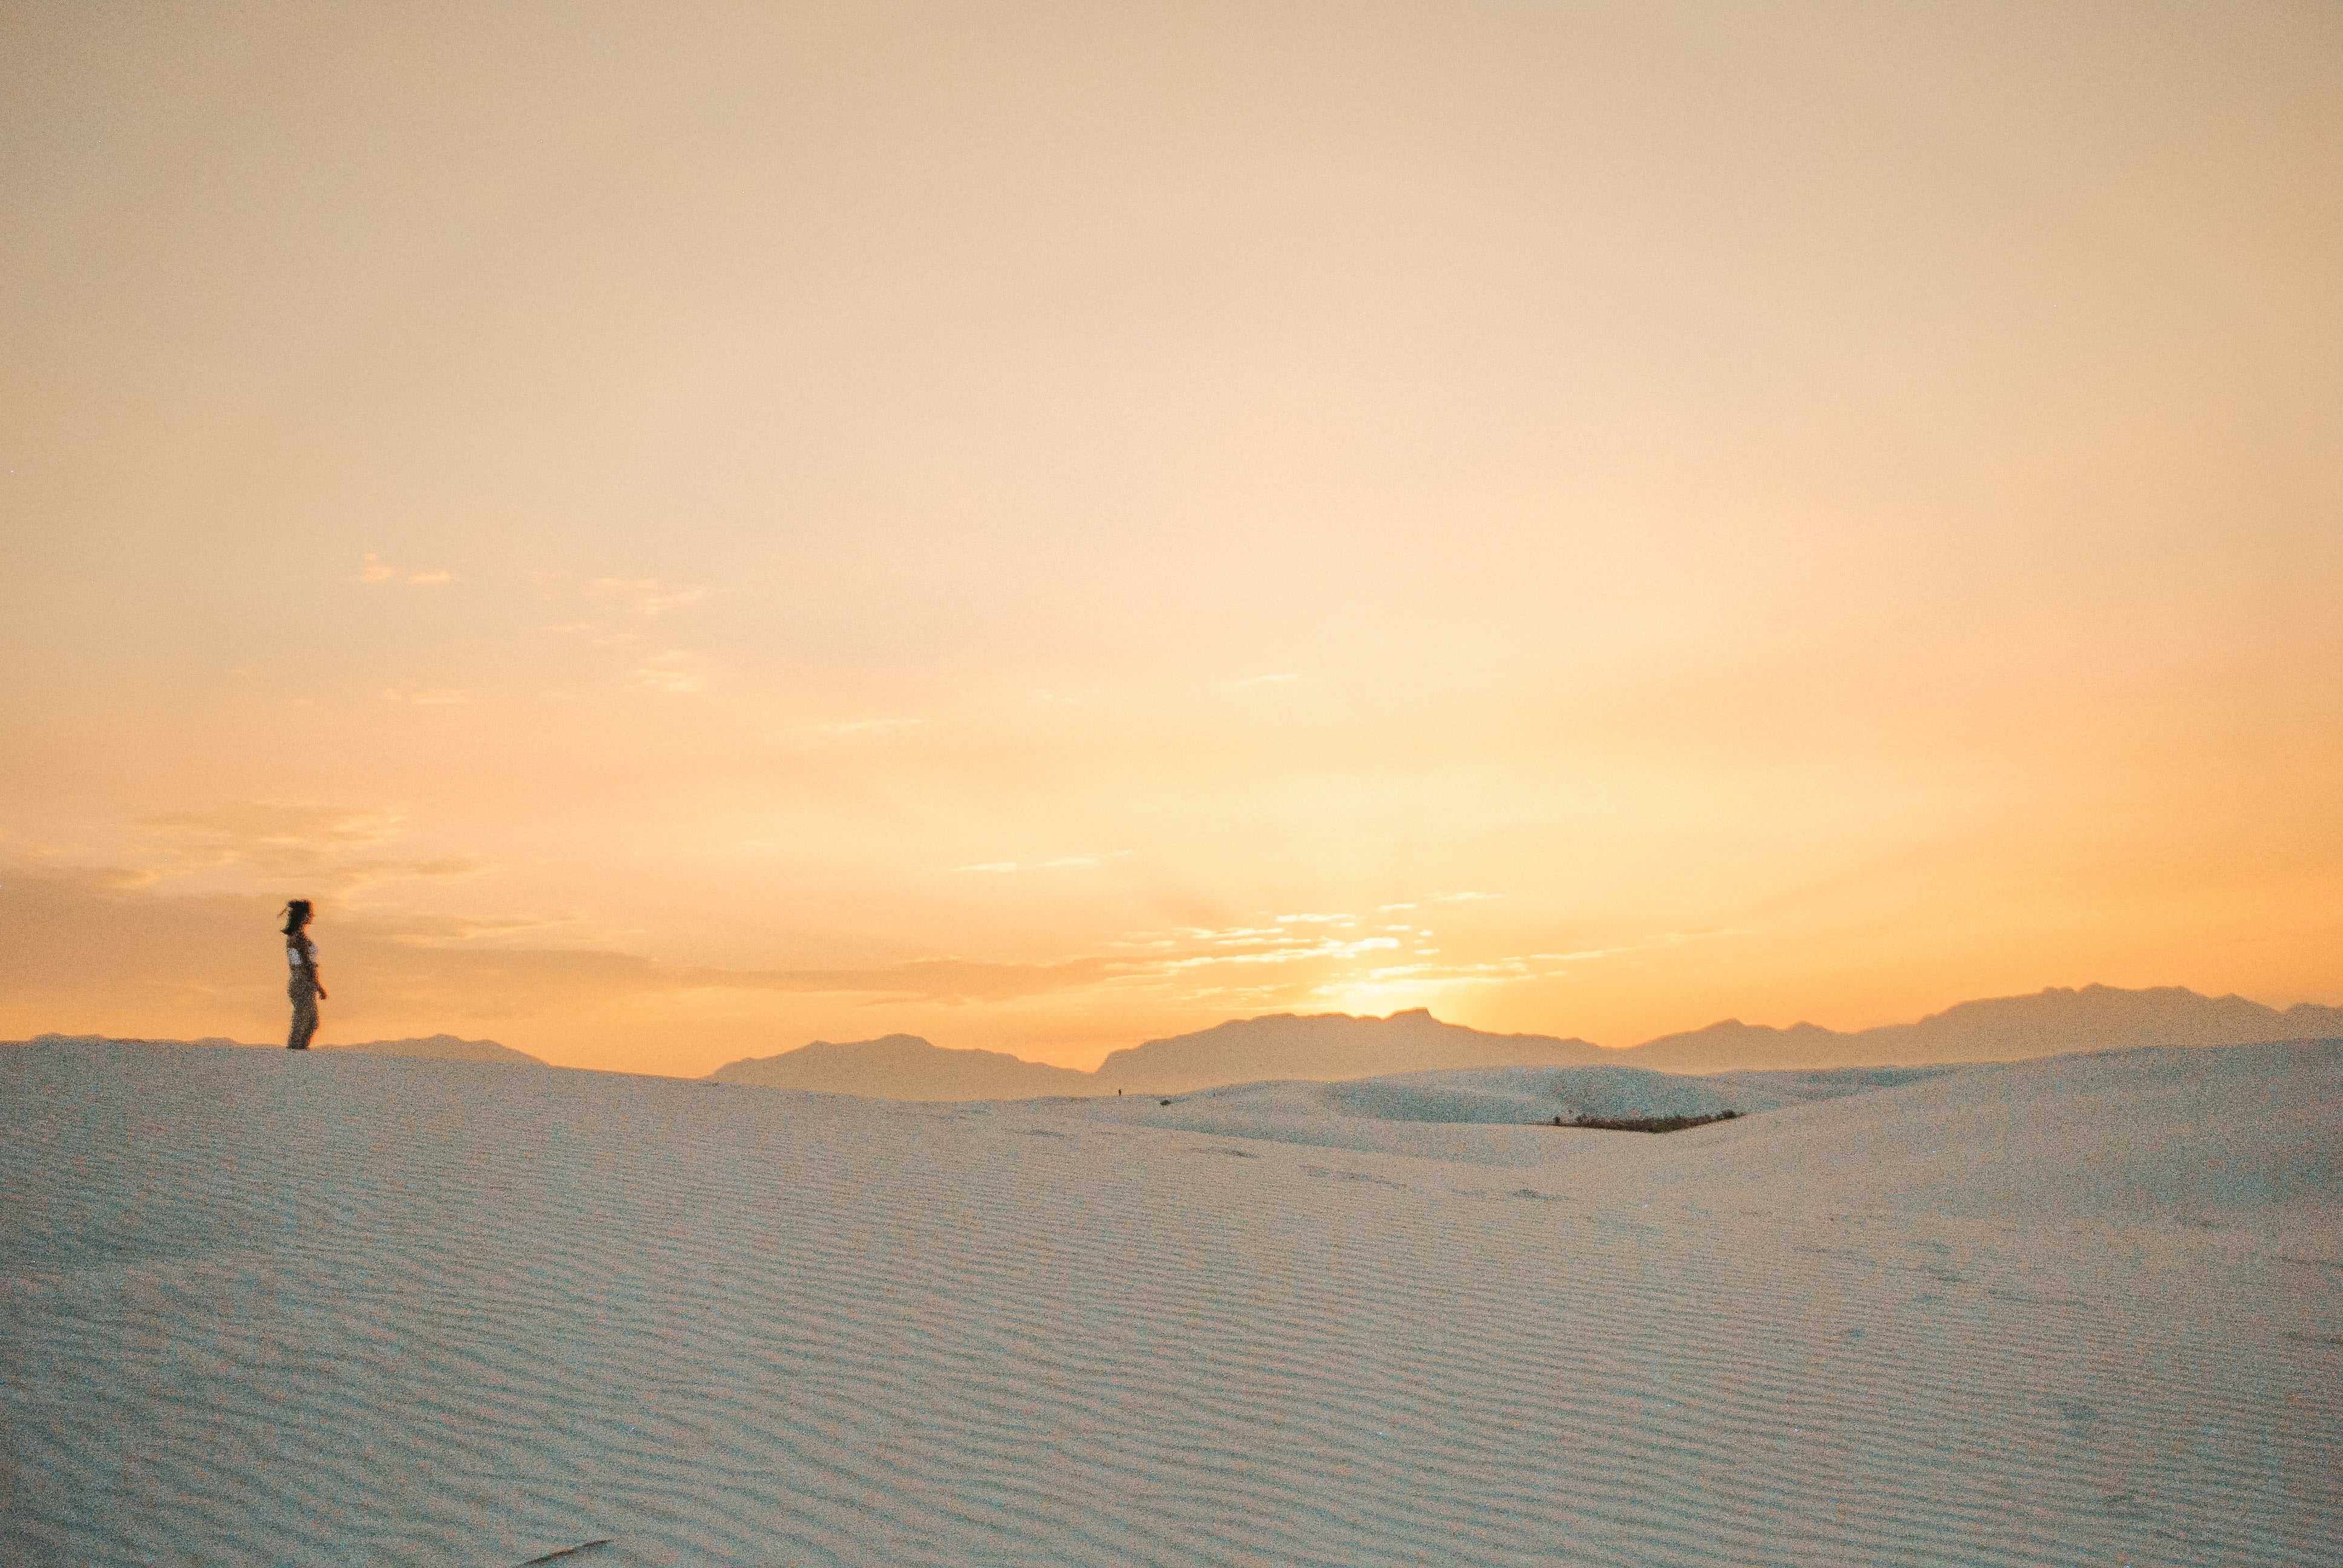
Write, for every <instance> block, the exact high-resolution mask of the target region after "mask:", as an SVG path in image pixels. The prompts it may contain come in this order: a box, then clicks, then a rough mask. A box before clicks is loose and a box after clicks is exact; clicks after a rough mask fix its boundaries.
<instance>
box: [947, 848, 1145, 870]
mask: <svg viewBox="0 0 2343 1568" xmlns="http://www.w3.org/2000/svg"><path fill="white" fill-rule="evenodd" d="M1130 853H1131V851H1130V850H1129V849H1109V850H1107V851H1105V852H1104V853H1102V854H1096V855H1065V856H1061V857H1060V858H1059V859H1054V860H1031V861H1026V860H986V861H983V862H981V863H980V864H977V865H973V866H958V867H955V868H953V869H955V870H961V871H1087V870H1091V869H1094V868H1096V867H1099V866H1103V865H1105V864H1106V863H1107V862H1108V861H1109V860H1120V859H1122V858H1123V857H1124V856H1125V855H1128V854H1130Z"/></svg>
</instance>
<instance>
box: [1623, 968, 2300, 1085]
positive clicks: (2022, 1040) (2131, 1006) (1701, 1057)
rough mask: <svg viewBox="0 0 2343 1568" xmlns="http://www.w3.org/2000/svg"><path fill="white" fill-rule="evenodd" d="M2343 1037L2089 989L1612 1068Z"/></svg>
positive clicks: (1759, 1034)
mask: <svg viewBox="0 0 2343 1568" xmlns="http://www.w3.org/2000/svg"><path fill="white" fill-rule="evenodd" d="M2338 1036H2343V1007H2321V1006H2319V1005H2318V1004H2317V1003H2316V1002H2299V1003H2297V1004H2296V1005H2295V1006H2293V1007H2290V1008H2288V1009H2286V1010H2284V1011H2280V1010H2278V1009H2277V1008H2274V1007H2266V1006H2264V1005H2263V1004H2262V1003H2260V1002H2258V1001H2248V1000H2246V999H2245V998H2244V997H2241V996H2224V997H2207V996H2200V995H2198V994H2197V992H2195V991H2193V990H2187V988H2185V987H2182V986H2155V987H2151V988H2149V989H2147V990H2118V989H2117V988H2116V987H2114V986H2104V985H2087V986H2084V987H2082V988H2080V989H2079V990H2069V989H2067V988H2065V987H2052V988H2050V989H2049V990H2042V991H2037V992H2036V993H2035V994H2034V995H2032V996H2005V997H1991V998H1987V999H1985V1000H1978V1001H1965V1002H1960V1003H1957V1004H1956V1005H1954V1006H1952V1007H1948V1008H1946V1010H1944V1011H1942V1012H1938V1013H1931V1014H1929V1015H1928V1016H1927V1017H1926V1018H1924V1019H1922V1020H1920V1021H1919V1022H1917V1023H1890V1024H1882V1025H1880V1026H1878V1027H1877V1028H1875V1029H1865V1030H1855V1032H1853V1033H1851V1034H1843V1033H1841V1032H1839V1031H1838V1030H1831V1029H1824V1028H1822V1027H1821V1026H1820V1025H1818V1024H1811V1023H1794V1024H1792V1025H1791V1026H1790V1027H1789V1028H1787V1029H1773V1028H1769V1027H1767V1026H1765V1025H1763V1024H1746V1023H1743V1022H1742V1021H1741V1020H1739V1019H1727V1020H1725V1021H1724V1022H1722V1023H1713V1024H1710V1025H1709V1026H1708V1027H1707V1028H1705V1029H1697V1030H1690V1031H1688V1032H1686V1033H1683V1034H1670V1035H1663V1036H1661V1037H1660V1038H1659V1039H1657V1040H1646V1041H1644V1043H1643V1044H1642V1045H1638V1046H1634V1047H1632V1048H1630V1049H1629V1050H1622V1051H1617V1052H1614V1053H1611V1054H1610V1055H1609V1056H1608V1058H1607V1060H1613V1061H1618V1062H1622V1063H1624V1064H1626V1065H1627V1066H1630V1067H1649V1068H1654V1069H1656V1070H1659V1071H1662V1072H1725V1071H1730V1070H1734V1069H1736V1068H1809V1067H1896V1066H1913V1065H1918V1064H1921V1063H1926V1062H1936V1061H2022V1060H2027V1059H2029V1058H2032V1057H2037V1056H2060V1055H2064V1054H2066V1053H2067V1052H2069V1051H2077V1050H2121V1049H2124V1048H2126V1047H2129V1046H2136V1045H2259V1044H2263V1043H2265V1042H2267V1041H2270V1040H2323V1039H2330V1038H2335V1037H2338Z"/></svg>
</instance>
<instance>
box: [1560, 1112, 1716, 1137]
mask: <svg viewBox="0 0 2343 1568" xmlns="http://www.w3.org/2000/svg"><path fill="white" fill-rule="evenodd" d="M1740 1114H1741V1112H1739V1111H1718V1112H1716V1113H1715V1115H1714V1116H1631V1117H1617V1118H1606V1117H1601V1116H1582V1117H1580V1118H1579V1119H1578V1120H1577V1121H1564V1120H1563V1119H1562V1118H1561V1117H1559V1116H1557V1117H1555V1118H1554V1125H1555V1126H1556V1127H1584V1128H1589V1129H1591V1130H1593V1131H1597V1132H1681V1131H1684V1129H1685V1128H1687V1127H1705V1126H1707V1125H1708V1124H1709V1123H1710V1122H1712V1121H1732V1120H1733V1119H1734V1118H1735V1117H1736V1116H1738V1115H1740Z"/></svg>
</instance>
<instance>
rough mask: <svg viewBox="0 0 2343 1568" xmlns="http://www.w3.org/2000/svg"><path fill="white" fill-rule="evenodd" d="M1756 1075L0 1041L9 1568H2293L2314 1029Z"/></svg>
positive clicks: (2329, 1334) (2312, 1276)
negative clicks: (629, 1058) (778, 1077)
mask: <svg viewBox="0 0 2343 1568" xmlns="http://www.w3.org/2000/svg"><path fill="white" fill-rule="evenodd" d="M1606 1071H1608V1069H1606ZM1651 1076H1652V1075H1644V1078H1645V1079H1649V1078H1650V1077H1651ZM1794 1076H1797V1075H1787V1076H1785V1075H1748V1077H1749V1078H1750V1079H1752V1080H1762V1079H1772V1080H1776V1081H1773V1082H1766V1081H1747V1082H1741V1083H1737V1084H1729V1083H1725V1082H1723V1081H1717V1080H1708V1081H1704V1086H1703V1087H1704V1091H1706V1092H1713V1093H1716V1094H1719V1095H1726V1096H1731V1095H1736V1094H1742V1095H1747V1096H1749V1097H1751V1099H1750V1105H1751V1108H1752V1109H1753V1110H1755V1114H1752V1115H1750V1116H1747V1117H1745V1118H1743V1119H1741V1120H1737V1121H1730V1122H1721V1123H1716V1124H1713V1125H1710V1126H1707V1127H1703V1128H1699V1129H1695V1130H1694V1131H1686V1132H1682V1133H1676V1134H1672V1135H1669V1136H1667V1137H1650V1136H1645V1135H1642V1134H1634V1133H1605V1132H1593V1131H1574V1130H1558V1129H1554V1128H1552V1127H1545V1128H1539V1127H1534V1126H1529V1125H1521V1124H1514V1125H1504V1124H1503V1111H1504V1108H1505V1107H1506V1106H1508V1105H1510V1106H1511V1108H1512V1113H1513V1114H1518V1115H1527V1114H1528V1113H1529V1112H1530V1111H1533V1110H1535V1109H1540V1108H1543V1107H1544V1106H1545V1105H1547V1104H1549V1103H1567V1102H1569V1101H1566V1099H1565V1098H1564V1097H1565V1096H1567V1095H1569V1094H1591V1093H1593V1092H1594V1090H1595V1088H1597V1087H1600V1086H1597V1085H1594V1084H1593V1083H1592V1081H1578V1082H1575V1083H1574V1082H1572V1081H1570V1079H1571V1070H1563V1071H1562V1072H1561V1073H1560V1074H1559V1075H1558V1076H1557V1075H1554V1074H1553V1073H1551V1072H1548V1071H1546V1070H1533V1071H1532V1072H1530V1073H1528V1074H1526V1075H1509V1074H1505V1073H1498V1074H1488V1073H1468V1074H1433V1075H1417V1076H1414V1077H1412V1078H1411V1079H1410V1080H1408V1081H1400V1082H1396V1083H1392V1082H1386V1083H1383V1084H1381V1085H1375V1084H1364V1085H1362V1084H1350V1085H1336V1086H1328V1085H1308V1086H1295V1085H1276V1086H1265V1087H1259V1088H1252V1089H1247V1090H1243V1091H1224V1092H1223V1093H1222V1094H1221V1095H1219V1096H1211V1095H1204V1096H1196V1097H1192V1098H1191V1099H1189V1100H1185V1101H1179V1102H1177V1103H1175V1104H1173V1105H1172V1106H1169V1107H1165V1106H1161V1105H1159V1104H1155V1103H1154V1102H1153V1101H1134V1099H1133V1097H1130V1096H1125V1097H1124V1098H1123V1100H1122V1101H1115V1100H1113V1099H1111V1098H1110V1099H1105V1100H1087V1101H1028V1102H992V1103H985V1104H972V1105H912V1104H903V1103H897V1102H889V1101H863V1100H855V1099H850V1098H843V1097H833V1096H824V1095H814V1094H804V1093H797V1092H790V1091H776V1090H760V1089H746V1088H729V1087H720V1086H713V1085H708V1084H694V1083H682V1082H675V1081H661V1080H651V1079H632V1078H624V1077H616V1076H609V1075H599V1074H590V1073H580V1072H570V1071H564V1070H546V1071H538V1072H527V1073H516V1072H512V1071H509V1070H501V1069H498V1068H495V1067H491V1066H487V1065H482V1064H471V1063H461V1062H440V1061H424V1060H404V1059H397V1058H389V1057H381V1056H371V1055H362V1054H358V1053H347V1054H333V1055H319V1054H316V1053H312V1054H310V1055H308V1056H306V1057H304V1056H299V1055H296V1054H293V1053H289V1052H283V1051H277V1052H273V1053H272V1052H259V1051H236V1050H186V1049H171V1050H163V1049H156V1048H150V1047H141V1046H136V1045H116V1044H79V1043H62V1042H53V1043H48V1044H43V1045H37V1046H29V1047H21V1048H16V1049H14V1050H6V1051H0V1108H4V1109H5V1118H6V1120H5V1126H6V1129H7V1133H8V1136H7V1137H6V1139H5V1141H0V1282H4V1283H0V1300H5V1318H4V1319H0V1322H5V1335H0V1355H5V1362H0V1366H5V1380H4V1382H5V1406H0V1412H5V1423H6V1432H5V1437H6V1444H5V1456H6V1457H5V1464H6V1467H7V1468H6V1470H5V1477H0V1509H5V1520H0V1525H5V1529H0V1538H5V1542H6V1543H7V1545H6V1548H5V1552H6V1554H7V1560H8V1561H10V1562H17V1563H36V1564H46V1563H305V1564H307V1563H447V1564H482V1565H490V1568H509V1565H512V1564H518V1563H523V1562H525V1561H528V1560H530V1559H535V1558H538V1557H541V1556H544V1555H545V1554H547V1553H554V1552H557V1551H560V1550H562V1549H564V1548H568V1547H572V1546H577V1545H579V1544H581V1543H588V1542H597V1541H605V1540H607V1541H608V1542H609V1543H610V1544H608V1545H607V1546H598V1547H595V1548H593V1549H592V1550H590V1551H588V1552H584V1553H578V1554H577V1555H575V1556H573V1557H569V1558H563V1559H558V1561H560V1562H563V1563H581V1564H583V1563H596V1564H610V1565H615V1564H618V1563H744V1564H799V1563H801V1564H814V1563H871V1564H877V1563H890V1564H892V1563H934V1564H977V1563H1020V1564H1022V1563H1163V1564H1172V1563H1181V1564H1185V1563H1312V1564H1330V1565H1331V1564H1344V1565H1348V1564H1375V1563H1505V1564H1513V1563H1735V1564H1747V1563H1767V1564H1773V1563H1779V1564H1811V1563H1865V1564H1870V1563H1964V1564H1966V1563H1980V1564H2001V1563H2007V1564H2019V1563H2025V1564H2036V1563H2058V1564H2066V1563H2073V1564H2084V1563H2091V1564H2101V1563H2106V1564H2116V1563H2137V1564H2141V1565H2143V1568H2144V1565H2145V1564H2148V1563H2159V1564H2165V1563H2204V1564H2215V1563H2218V1564H2241V1563H2286V1564H2311V1563H2332V1562H2333V1561H2335V1557H2334V1550H2333V1543H2334V1542H2335V1541H2336V1540H2337V1539H2338V1538H2343V1495H2339V1494H2338V1471H2337V1468H2336V1465H2335V1462H2334V1461H2335V1446H2334V1442H2335V1433H2336V1432H2338V1430H2343V1224H2338V1219H2343V1207H2338V1180H2337V1170H2336V1164H2335V1159H2336V1156H2335V1153H2334V1151H2335V1149H2336V1146H2337V1134H2338V1131H2343V1042H2328V1043H2326V1044H2323V1045H2314V1046H2293V1047H2288V1046H2256V1047H2245V1048H2237V1049H2224V1050H2147V1051H2137V1052H2126V1053H2117V1054H2112V1055H2107V1056H2100V1057H2091V1058H2067V1059H2059V1060H2051V1061H2039V1062H2031V1063H2026V1064H2022V1065H2020V1066H2015V1067H1989V1066H1988V1067H1975V1068H1966V1069H1963V1070H1957V1071H1953V1072H1946V1073H1940V1074H1932V1075H1926V1076H1920V1077H1915V1078H1913V1079H1912V1080H1911V1081H1904V1082H1890V1083H1884V1084H1882V1085H1879V1086H1873V1087H1865V1086H1864V1085H1861V1084H1852V1083H1851V1081H1848V1080H1844V1079H1842V1080H1839V1081H1836V1082H1835V1083H1825V1082H1821V1081H1815V1082H1809V1083H1807V1084H1805V1086H1804V1087H1803V1088H1801V1087H1800V1086H1798V1085H1796V1084H1794V1083H1792V1082H1790V1081H1788V1077H1794ZM1823 1076H1825V1077H1827V1076H1828V1075H1823ZM1850 1087H1855V1088H1861V1089H1863V1090H1864V1091H1862V1092H1845V1090H1847V1089H1848V1088H1850ZM1826 1090H1828V1091H1837V1092H1833V1093H1831V1094H1830V1097H1828V1098H1816V1097H1815V1096H1817V1095H1820V1094H1822V1093H1824V1091H1826ZM1329 1091H1332V1092H1329ZM1604 1092H1608V1093H1612V1094H1613V1095H1614V1100H1613V1101H1605V1102H1604V1103H1606V1104H1620V1105H1654V1106H1656V1105H1659V1104H1663V1103H1671V1104H1672V1103H1674V1101H1664V1100H1662V1099H1661V1098H1659V1097H1661V1096H1664V1095H1667V1094H1675V1093H1679V1092H1684V1091H1681V1090H1678V1089H1671V1088H1669V1087H1668V1085H1667V1083H1666V1082H1665V1081H1657V1082H1653V1081H1639V1080H1637V1079H1634V1078H1629V1079H1623V1080H1621V1081H1617V1082H1614V1083H1613V1084H1611V1085H1609V1086H1608V1087H1607V1088H1606V1089H1604ZM1638 1096H1642V1097H1644V1098H1640V1099H1639V1098H1636V1097H1638ZM1766 1096H1773V1097H1775V1098H1774V1100H1773V1104H1774V1106H1775V1108H1773V1109H1760V1108H1758V1107H1757V1106H1756V1104H1755V1101H1757V1100H1759V1099H1763V1098H1765V1097H1766ZM1449 1109H1453V1110H1457V1111H1471V1112H1473V1115H1474V1116H1475V1118H1476V1121H1473V1122H1471V1123H1453V1124H1445V1123H1442V1122H1439V1121H1431V1120H1426V1119H1425V1118H1426V1117H1428V1116H1431V1115H1434V1114H1444V1113H1446V1110H1449ZM1214 1118H1241V1119H1250V1121H1248V1122H1247V1126H1248V1127H1249V1131H1248V1133H1247V1135H1244V1136H1232V1135H1231V1134H1230V1133H1229V1131H1227V1129H1228V1128H1230V1127H1232V1126H1234V1125H1236V1124H1237V1123H1236V1122H1235V1121H1216V1120H1213V1119H1214ZM1359 1129H1366V1130H1369V1132H1368V1133H1360V1132H1358V1131H1357V1130H1359ZM1375 1130H1382V1131H1380V1132H1378V1131H1375ZM1281 1132H1282V1135H1281ZM1385 1133H1389V1134H1392V1135H1394V1136H1401V1137H1410V1138H1416V1139H1420V1140H1423V1142H1422V1143H1421V1145H1420V1146H1418V1147H1415V1148H1412V1149H1411V1150H1409V1151H1406V1152H1392V1151H1383V1150H1379V1149H1370V1148H1364V1147H1361V1146H1360V1145H1359V1144H1357V1143H1356V1142H1349V1143H1346V1142H1345V1141H1343V1140H1344V1139H1345V1138H1356V1137H1364V1136H1382V1135H1383V1134H1385Z"/></svg>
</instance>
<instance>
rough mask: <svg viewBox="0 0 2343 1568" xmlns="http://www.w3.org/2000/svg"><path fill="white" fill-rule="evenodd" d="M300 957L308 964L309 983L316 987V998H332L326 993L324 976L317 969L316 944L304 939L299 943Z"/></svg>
mask: <svg viewBox="0 0 2343 1568" xmlns="http://www.w3.org/2000/svg"><path fill="white" fill-rule="evenodd" d="M301 948H302V952H301V958H302V960H303V961H304V962H306V963H307V964H308V966H309V983H310V984H311V985H313V986H316V987H317V1000H319V1001H331V1000H334V999H333V998H331V997H329V996H327V994H326V977H325V975H324V974H323V973H321V972H320V971H319V970H318V969H317V943H315V942H313V941H308V940H303V942H302V943H301Z"/></svg>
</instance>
